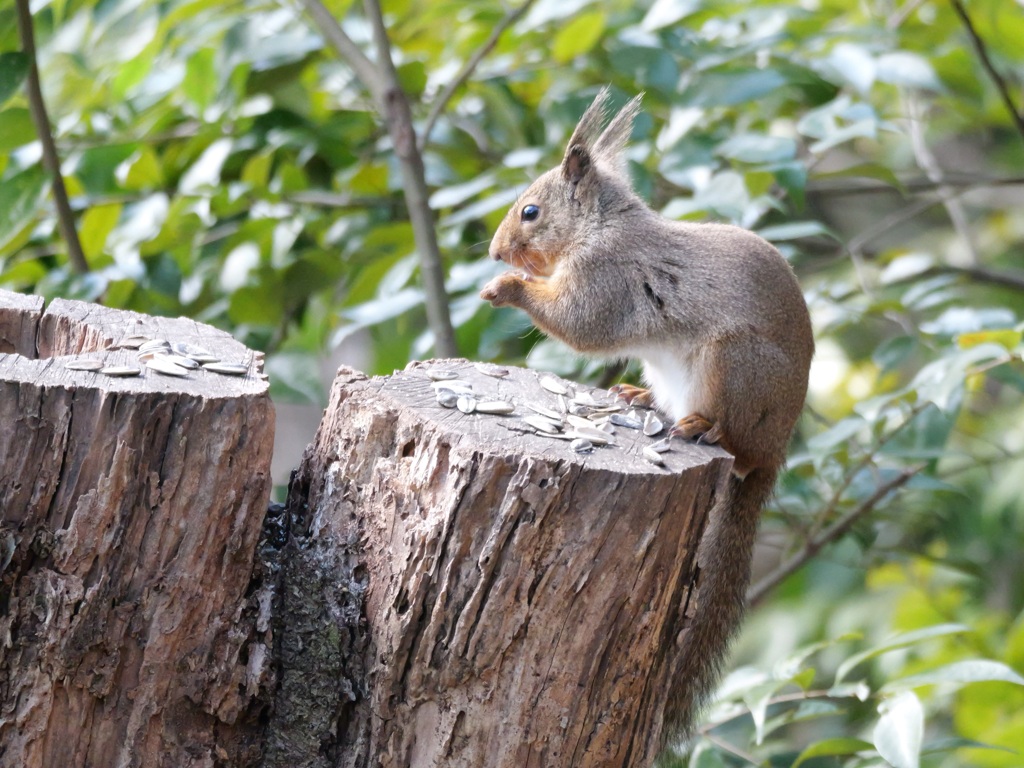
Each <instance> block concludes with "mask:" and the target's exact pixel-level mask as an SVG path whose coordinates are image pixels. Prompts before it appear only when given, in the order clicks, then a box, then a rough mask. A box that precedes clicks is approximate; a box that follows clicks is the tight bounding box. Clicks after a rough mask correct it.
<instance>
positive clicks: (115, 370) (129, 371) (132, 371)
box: [100, 365, 142, 377]
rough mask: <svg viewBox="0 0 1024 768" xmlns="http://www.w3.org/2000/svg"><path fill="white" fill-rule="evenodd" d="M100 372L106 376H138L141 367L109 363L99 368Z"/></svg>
mask: <svg viewBox="0 0 1024 768" xmlns="http://www.w3.org/2000/svg"><path fill="white" fill-rule="evenodd" d="M100 373H103V374H106V375H107V376H119V377H124V376H138V375H139V374H140V373H142V369H141V368H137V367H135V366H134V365H111V366H109V367H107V368H101V369H100Z"/></svg>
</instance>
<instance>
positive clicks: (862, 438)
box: [0, 0, 1024, 766]
mask: <svg viewBox="0 0 1024 768" xmlns="http://www.w3.org/2000/svg"><path fill="white" fill-rule="evenodd" d="M314 2H315V0H304V2H303V3H301V4H298V3H289V2H281V3H277V2H267V3H260V2H253V3H242V2H235V3H219V4H209V3H204V2H197V1H196V0H168V1H167V2H161V3H156V2H152V1H151V0H50V1H49V2H40V3H37V4H35V6H33V10H34V11H35V15H34V18H33V19H32V21H33V25H34V33H35V40H36V47H37V51H36V54H35V56H36V58H37V60H38V65H39V73H40V80H41V84H42V89H41V95H42V101H44V102H45V106H46V108H47V111H48V117H49V124H50V130H51V132H52V136H53V138H54V140H55V142H54V150H55V152H56V154H57V156H58V157H59V159H60V161H61V163H60V167H61V171H62V178H63V182H64V184H65V186H66V188H67V190H68V193H69V198H70V209H71V214H72V216H73V219H74V222H73V223H74V225H75V228H76V230H77V233H78V235H79V237H80V240H81V250H82V253H83V256H84V259H85V262H86V264H85V266H86V267H87V270H84V271H76V269H75V266H76V264H75V260H74V259H75V257H74V256H73V255H69V254H73V253H74V251H73V250H69V246H68V240H67V239H65V238H64V237H62V236H61V228H60V226H58V221H59V220H60V215H59V203H55V201H54V198H53V197H52V196H51V194H49V193H48V190H49V189H50V188H51V182H52V180H53V176H52V173H49V174H48V173H47V171H46V169H45V168H44V167H43V165H42V164H41V160H42V158H43V155H44V151H43V146H45V141H44V143H43V144H41V143H40V141H39V138H40V135H41V134H40V132H39V131H40V130H41V129H43V126H42V124H41V123H40V121H39V120H38V119H36V121H35V122H33V114H34V113H35V110H36V109H37V105H34V104H33V103H32V101H31V96H32V89H31V87H30V86H29V87H26V84H27V79H28V76H29V73H30V71H31V69H32V67H31V58H32V57H31V56H30V55H29V49H28V48H26V47H25V45H24V35H22V36H20V37H19V33H18V24H17V23H16V8H15V6H13V5H5V6H3V7H2V8H0V285H2V286H4V287H7V288H13V289H16V290H22V291H34V292H39V293H43V294H46V295H51V296H53V295H62V296H71V297H77V298H85V299H89V300H93V301H100V302H102V303H104V304H107V305H109V306H113V307H125V308H131V309H137V310H140V311H144V312H150V313H157V314H167V315H179V314H184V315H189V316H192V317H196V318H197V319H200V320H203V321H205V322H211V323H214V324H216V325H219V326H221V327H224V328H226V329H229V330H231V332H232V333H234V334H235V335H236V336H237V337H238V338H239V339H240V340H242V341H243V342H245V343H246V344H247V345H250V346H254V347H257V348H260V349H264V350H266V351H267V353H268V360H269V366H268V367H269V370H270V373H271V377H272V378H271V380H272V384H273V393H274V396H275V397H276V398H278V399H279V400H280V401H285V400H289V399H292V400H294V399H296V398H299V399H302V398H305V399H307V400H314V401H315V400H318V399H320V398H322V397H323V388H322V387H323V385H322V383H321V382H320V381H318V380H317V378H316V377H315V376H314V375H313V374H312V373H311V371H313V370H314V369H315V363H316V361H317V360H318V359H319V357H320V356H321V355H323V354H324V352H325V350H327V349H329V348H331V347H332V346H333V345H336V344H337V343H339V341H340V340H341V339H342V338H344V337H345V336H346V335H349V334H351V333H353V332H355V331H357V330H360V329H366V331H365V332H366V333H368V335H369V338H370V340H371V342H372V345H371V349H372V355H373V364H372V366H371V367H372V370H373V372H377V371H382V372H386V371H389V370H391V369H392V368H394V367H400V366H402V365H404V364H405V362H406V360H408V359H409V358H411V357H420V356H424V355H428V354H430V353H431V351H432V350H433V349H439V350H448V349H450V347H449V346H448V345H449V344H450V343H455V344H457V346H458V348H459V350H460V352H461V353H462V354H465V355H468V356H470V357H474V358H481V359H502V360H507V361H512V362H526V363H527V364H528V365H531V366H534V367H542V368H546V369H551V370H555V371H557V372H559V373H563V374H567V375H572V376H576V377H579V378H585V379H590V380H596V381H603V382H609V381H611V380H614V379H616V378H617V377H619V376H620V375H625V376H627V377H628V376H632V375H635V371H634V370H633V369H632V368H627V369H625V370H623V369H622V368H620V367H619V366H616V365H612V366H606V365H602V364H599V363H585V362H581V361H579V360H578V359H577V358H575V357H574V356H573V355H571V354H570V353H568V352H567V351H566V350H565V349H564V348H563V347H561V346H560V345H558V344H557V343H555V342H552V341H549V340H545V339H542V338H541V337H540V336H538V335H537V334H536V333H535V332H533V331H531V330H530V329H529V326H528V323H527V321H526V318H525V316H523V315H522V314H521V313H517V312H513V311H506V310H497V311H495V310H492V309H490V308H489V307H486V306H484V305H483V304H482V302H480V301H479V300H478V299H477V298H476V291H477V289H478V286H479V285H481V284H482V283H483V282H484V281H485V280H486V279H488V278H489V277H490V276H491V275H493V274H494V272H495V270H496V269H497V268H498V267H495V265H493V264H491V263H490V262H488V261H487V260H486V259H485V258H483V256H484V253H485V250H486V242H487V240H488V239H489V236H490V233H492V232H493V230H494V228H495V227H496V225H497V223H498V221H499V220H500V218H501V216H502V215H503V214H504V211H505V210H506V208H507V206H508V205H509V204H510V203H511V201H512V200H514V198H515V196H516V193H517V192H518V191H521V190H522V189H523V188H525V186H526V184H528V182H529V180H530V179H532V178H533V177H534V176H535V175H536V174H537V173H538V172H539V171H540V170H543V169H546V168H548V167H550V166H551V165H553V164H554V162H556V160H557V158H558V156H559V155H560V151H561V147H562V145H563V142H564V139H565V137H566V136H568V134H569V132H570V130H571V128H572V126H573V125H574V124H575V121H576V120H577V118H578V117H579V115H580V114H581V112H582V110H583V108H584V107H585V106H586V104H587V103H589V101H590V100H591V98H592V96H593V94H594V92H595V91H596V89H597V88H598V87H599V86H600V85H602V84H604V83H606V82H610V83H611V85H612V87H613V92H614V94H615V96H616V100H617V103H621V101H623V100H624V99H625V98H626V97H628V96H630V95H632V94H633V93H635V92H637V91H640V90H643V91H644V92H645V93H646V96H645V101H644V114H643V115H642V116H641V119H640V120H639V121H638V124H637V127H636V129H635V132H634V137H633V145H632V148H631V150H630V160H631V168H632V171H633V174H634V179H635V183H636V186H637V188H638V190H640V192H641V193H642V194H643V195H644V196H645V197H646V198H647V199H648V200H649V201H650V202H651V204H652V205H654V206H655V207H656V208H658V209H660V210H662V211H663V212H664V213H665V215H667V216H671V217H676V218H688V219H718V220H726V221H732V222H735V223H739V224H741V225H743V226H747V227H750V228H753V229H756V230H757V231H759V232H760V233H761V234H762V235H763V236H765V237H766V238H768V239H769V240H772V241H773V242H775V243H776V245H778V247H779V248H780V249H781V250H783V252H784V253H785V254H786V255H787V257H788V258H790V259H791V261H792V263H793V265H794V267H795V268H796V269H797V272H798V274H799V275H800V277H801V280H802V282H803V284H804V286H805V289H806V291H807V295H808V299H809V302H810V304H811V308H812V314H813V317H814V320H815V324H816V332H817V336H818V349H819V351H818V355H817V360H816V365H815V369H814V372H813V374H812V392H811V397H810V405H809V407H808V409H807V413H806V418H805V422H804V424H803V427H802V429H801V434H800V436H799V439H798V440H797V441H796V443H795V444H794V446H793V454H792V457H791V460H790V469H789V473H788V474H787V476H786V477H785V480H784V483H783V485H782V488H781V492H780V494H779V497H778V499H777V502H776V504H775V507H774V509H773V510H772V512H771V513H770V514H769V515H768V518H767V520H766V521H765V525H764V527H763V532H762V542H763V547H762V551H761V553H760V555H759V557H758V568H759V573H760V580H758V581H756V583H755V585H754V587H753V589H752V598H753V600H754V602H755V604H756V605H757V610H756V611H755V612H754V613H753V614H752V617H751V620H750V621H749V622H748V625H747V629H746V634H745V638H744V640H743V641H742V642H741V643H740V645H739V648H738V653H737V663H738V664H742V665H743V666H742V667H740V668H739V669H738V671H737V672H735V673H734V674H733V675H732V676H730V677H729V678H728V679H727V680H726V681H725V683H724V685H723V688H722V691H721V695H720V699H719V702H718V704H717V705H716V706H715V707H714V708H713V709H712V710H711V711H710V712H709V713H708V714H707V720H706V722H705V724H704V726H703V728H702V730H701V733H700V738H698V739H697V740H696V741H695V742H694V743H693V744H692V745H690V749H691V751H690V753H689V757H688V758H687V757H682V756H677V757H673V756H671V755H667V756H666V758H665V760H666V763H667V764H671V763H672V762H673V761H678V762H679V764H685V763H686V761H687V760H691V761H692V762H693V763H694V764H696V765H700V766H717V765H742V764H745V761H746V762H755V763H770V764H772V765H795V764H804V765H809V766H811V765H823V766H824V765H843V766H859V765H877V764H879V759H880V758H882V759H884V760H886V761H888V762H890V763H892V764H894V765H898V766H914V765H919V764H920V765H930V766H946V765H950V766H952V765H961V764H965V763H969V764H972V765H983V766H1012V765H1019V764H1020V761H1021V756H1020V752H1021V751H1022V750H1024V735H1022V734H1024V688H1022V687H1021V686H1020V683H1021V682H1024V681H1022V680H1021V678H1020V676H1019V674H1018V673H1020V672H1021V671H1024V612H1022V608H1024V587H1022V586H1021V585H1024V573H1022V566H1021V561H1020V558H1019V553H1020V551H1021V547H1022V545H1024V508H1022V503H1021V501H1020V499H1021V496H1022V491H1024V487H1022V485H1024V481H1022V480H1021V478H1022V477H1024V472H1022V469H1024V463H1022V460H1021V452H1022V450H1024V431H1022V429H1021V427H1020V426H1019V425H1020V423H1021V417H1022V415H1024V414H1022V406H1021V397H1020V392H1021V390H1022V389H1024V369H1022V364H1021V352H1022V342H1021V338H1022V332H1024V325H1022V322H1021V313H1022V310H1024V269H1022V268H1021V264H1022V263H1024V262H1022V261H1021V258H1020V253H1021V247H1022V241H1024V213H1022V210H1024V207H1022V206H1021V189H1022V185H1024V125H1022V119H1021V106H1020V105H1021V103H1022V102H1024V97H1022V93H1021V89H1022V82H1021V75H1020V73H1021V72H1022V71H1024V69H1022V64H1024V51H1022V49H1021V47H1020V44H1019V41H1020V40H1021V39H1024V14H1022V13H1021V11H1020V8H1019V6H1018V5H1017V4H1014V3H1007V2H1000V0H971V1H970V2H961V1H960V0H950V1H947V0H931V1H924V2H922V1H921V0H906V2H883V1H881V0H879V1H878V2H863V3H856V4H853V3H847V2H840V1H839V0H819V2H816V3H799V4H798V3H769V2H761V1H760V0H754V1H752V2H715V3H705V2H700V1H699V0H654V2H643V3H633V2H625V1H624V0H613V1H612V2H601V3H598V2H595V1H588V0H536V1H535V2H529V1H527V2H525V3H523V4H521V5H510V6H507V5H505V4H503V3H499V2H496V1H493V0H476V2H472V3H469V2H454V0H453V1H452V2H445V1H444V0H432V1H431V2H412V1H411V0H393V1H392V2H389V3H387V4H386V6H385V7H384V13H383V14H380V13H379V7H378V6H377V4H376V3H374V2H368V3H366V4H365V5H364V6H363V7H361V8H356V7H351V6H352V3H351V2H346V0H333V1H332V2H328V3H326V4H325V5H323V6H321V5H319V3H315V4H314ZM323 10H325V11H326V12H327V13H326V14H324V13H322V12H321V11H323ZM329 19H334V20H337V22H338V24H337V25H335V24H333V22H331V21H330V20H329ZM339 30H340V31H341V33H342V37H341V38H339V37H338V31H339ZM382 30H386V34H387V40H386V41H385V39H384V37H383V36H382V34H381V32H382ZM339 41H342V42H340V44H339ZM344 41H347V42H344ZM385 42H387V45H385ZM385 48H388V49H390V53H389V54H388V53H387V51H385ZM388 61H390V62H391V64H392V65H393V67H389V66H388V63H387V62H388ZM374 83H376V84H374ZM380 83H385V86H381V85H380ZM382 94H383V95H382ZM387 94H391V96H390V97H388V95H387ZM388 98H391V99H394V98H399V99H403V98H404V99H405V100H407V102H406V103H408V105H409V122H402V121H403V119H404V118H403V117H402V115H401V114H399V113H400V112H401V110H399V113H393V112H389V111H388V104H389V103H394V102H389V101H388ZM396 114H397V117H396ZM396 120H397V121H398V122H397V123H396ZM403 130H404V131H406V133H403V132H402V131H403ZM409 130H411V131H412V132H413V135H414V137H415V141H412V142H410V136H409V134H408V133H407V131H409ZM44 138H45V137H44ZM402 142H404V144H403V143H402ZM403 153H404V154H403ZM409 153H413V155H415V157H418V158H419V162H420V163H421V166H422V171H423V178H422V183H423V184H424V185H425V188H426V191H427V193H428V194H427V195H426V198H425V200H426V204H427V206H428V207H429V210H426V209H424V208H423V205H422V202H423V200H422V199H417V198H416V197H415V195H412V196H411V195H410V194H409V190H410V183H413V185H415V179H413V182H410V181H409V178H410V176H409V168H408V167H407V166H408V165H409V163H410V162H411V163H413V164H415V163H416V162H417V161H416V160H415V157H414V158H413V159H412V160H411V161H410V160H409V159H408V158H409V157H411V156H412V155H410V154H409ZM51 171H52V168H51ZM413 176H415V169H413ZM64 219H65V223H66V216H65V217H64ZM427 220H433V221H434V222H435V232H436V241H437V244H438V255H439V256H440V257H441V259H442V261H443V266H444V276H445V280H444V283H445V289H446V291H447V293H448V295H449V301H448V302H447V308H448V310H449V312H450V315H449V316H450V320H451V325H452V327H453V328H454V339H453V340H451V341H443V340H442V338H441V337H440V336H437V335H435V334H437V333H439V331H438V329H439V328H443V324H444V323H443V320H440V321H439V320H438V319H437V314H438V312H443V310H442V309H439V307H442V306H443V305H444V304H445V302H440V301H438V297H439V295H440V294H439V292H438V289H437V281H436V279H435V280H434V281H433V282H432V281H431V278H430V269H431V268H432V267H430V266H429V265H430V263H431V262H430V255H429V254H427V259H428V260H427V264H428V266H427V268H426V270H424V267H423V264H424V262H423V260H422V258H421V256H422V255H423V254H424V253H425V252H426V251H425V249H427V248H428V247H429V246H425V245H424V244H423V237H424V235H423V229H422V222H423V221H427ZM413 222H420V223H419V224H416V225H414V224H413ZM417 253H419V254H420V256H418V255H417ZM78 266H79V267H81V265H80V264H79V265H78ZM435 277H436V275H435ZM431 286H433V287H431ZM428 291H432V292H430V293H429V294H428ZM428 299H429V300H428ZM430 302H433V304H432V305H431V306H433V307H434V309H433V310H431V312H432V313H433V314H432V316H431V317H430V320H431V323H430V324H429V327H430V328H431V329H432V330H425V329H426V328H427V327H428V323H427V322H426V320H427V318H428V314H429V313H428V309H427V307H428V305H430ZM993 747H996V748H993Z"/></svg>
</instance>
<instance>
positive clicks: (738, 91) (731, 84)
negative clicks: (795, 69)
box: [684, 69, 786, 107]
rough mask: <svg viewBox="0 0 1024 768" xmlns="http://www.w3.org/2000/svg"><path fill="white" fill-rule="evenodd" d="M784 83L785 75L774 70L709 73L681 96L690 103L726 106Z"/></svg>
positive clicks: (758, 95)
mask: <svg viewBox="0 0 1024 768" xmlns="http://www.w3.org/2000/svg"><path fill="white" fill-rule="evenodd" d="M785 84H786V78H785V77H783V75H782V74H781V73H779V72H777V71H776V70H774V69H751V70H740V71H734V72H708V73H706V74H704V75H703V76H702V77H701V78H700V79H699V80H698V81H697V82H696V84H695V85H694V86H693V87H692V88H690V89H688V90H687V92H686V94H684V99H685V102H686V103H687V104H689V105H690V106H698V107H712V106H722V107H728V106H732V105H734V104H744V103H746V102H750V101H755V100H756V99H760V98H762V97H764V96H767V95H768V94H770V93H773V92H774V91H775V90H777V89H778V88H781V87H782V86H784V85H785Z"/></svg>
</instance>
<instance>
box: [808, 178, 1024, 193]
mask: <svg viewBox="0 0 1024 768" xmlns="http://www.w3.org/2000/svg"><path fill="white" fill-rule="evenodd" d="M1021 185H1024V176H1007V177H1004V178H992V177H986V176H946V177H944V178H943V179H942V181H941V182H938V183H937V182H934V181H931V180H930V179H907V180H905V181H901V182H900V186H899V187H896V186H894V185H892V184H886V183H882V182H874V181H863V182H861V181H857V180H855V179H850V180H849V181H844V182H842V183H836V182H832V183H829V181H828V180H819V181H815V180H813V179H812V180H811V181H810V182H808V184H807V191H808V192H813V193H815V194H819V195H835V196H837V197H838V196H842V197H846V196H847V195H874V194H878V193H879V192H900V191H903V190H905V191H907V192H931V191H933V190H935V189H937V188H938V187H951V188H958V189H959V188H966V189H969V190H974V189H985V188H987V187H1016V186H1021Z"/></svg>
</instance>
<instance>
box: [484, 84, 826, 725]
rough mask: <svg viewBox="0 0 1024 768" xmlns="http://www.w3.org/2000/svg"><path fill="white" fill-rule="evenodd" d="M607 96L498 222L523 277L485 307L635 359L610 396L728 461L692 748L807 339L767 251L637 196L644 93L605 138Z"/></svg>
mask: <svg viewBox="0 0 1024 768" xmlns="http://www.w3.org/2000/svg"><path fill="white" fill-rule="evenodd" d="M608 96H609V92H608V89H607V88H604V89H602V90H601V91H600V93H598V95H597V97H596V98H595V99H594V102H593V103H592V104H591V105H590V107H589V108H588V109H587V110H586V112H585V113H584V115H583V117H582V118H581V119H580V122H579V124H578V125H577V126H576V129H575V130H574V131H573V134H572V137H571V138H570V139H569V144H568V147H567V148H566V151H565V154H564V157H563V159H562V163H561V165H560V166H558V167H556V168H554V169H552V170H550V171H548V172H547V173H545V174H543V175H542V176H540V177H539V178H538V179H537V180H536V181H535V182H534V183H533V184H532V185H531V186H530V187H529V188H528V189H527V190H526V191H525V192H524V193H523V194H522V195H520V196H519V199H518V200H517V201H516V203H515V204H514V205H513V206H512V209H511V210H510V211H509V212H508V214H507V215H506V216H505V218H504V220H503V221H502V223H501V225H500V226H499V227H498V230H497V232H496V233H495V235H494V238H493V239H492V241H491V245H490V256H491V257H492V258H493V259H495V260H500V261H504V262H506V263H507V264H509V265H510V266H512V267H513V268H515V270H518V271H506V272H504V273H502V274H500V275H498V276H497V277H495V278H494V279H493V280H491V281H490V282H489V283H488V284H487V285H486V286H485V287H484V288H483V290H482V291H481V292H480V297H481V298H482V299H485V300H487V301H489V302H491V304H493V305H494V306H496V307H502V306H514V307H519V308H521V309H523V310H525V311H526V313H527V314H528V315H529V316H530V318H531V320H532V321H533V323H534V324H535V325H536V326H537V327H539V328H540V329H541V330H542V331H544V332H545V333H547V334H548V335H550V336H554V337H556V338H558V339H561V340H562V341H564V342H565V343H567V344H568V345H569V346H570V347H572V348H573V349H575V350H577V351H578V352H581V353H584V354H589V355H593V356H598V357H603V358H619V359H622V358H637V359H639V360H641V361H642V362H643V375H644V380H645V381H646V383H647V384H648V385H649V389H643V388H640V387H635V386H632V385H627V384H619V385H617V386H615V387H613V388H612V391H613V392H615V393H616V394H617V395H618V396H619V397H621V398H622V399H624V400H625V401H626V402H628V403H629V404H631V405H638V406H645V407H657V408H659V409H660V410H662V411H663V412H665V413H667V414H668V415H669V416H670V417H671V418H672V419H673V420H675V424H674V426H673V427H672V430H671V435H672V436H674V437H682V438H686V439H694V438H696V439H698V440H699V441H701V442H704V443H711V444H718V445H721V446H722V447H723V448H724V449H725V450H727V451H728V452H729V453H731V454H732V455H733V457H734V464H733V473H732V475H731V477H730V479H729V484H728V489H727V493H725V494H724V495H720V496H719V498H718V499H717V500H716V502H715V505H714V507H713V509H712V511H711V513H710V518H709V523H708V526H707V528H706V529H705V533H704V535H703V537H702V539H701V543H700V546H699V548H698V552H697V562H698V566H699V574H700V575H699V584H698V591H697V607H696V612H695V615H694V618H693V619H692V622H691V624H690V625H689V628H688V629H687V631H686V632H685V635H684V636H683V638H682V643H683V647H682V653H681V659H682V661H681V665H680V670H679V674H678V676H677V678H676V680H675V681H673V684H672V689H673V690H672V691H670V692H669V694H668V701H667V704H666V711H665V716H664V719H663V728H662V744H665V743H666V742H667V740H668V739H669V738H675V737H687V736H689V735H690V733H691V731H692V728H693V726H694V725H695V722H694V721H695V719H696V717H697V715H698V714H699V710H700V707H701V706H703V704H704V703H705V701H706V699H707V698H708V697H709V695H710V694H711V693H712V690H713V688H714V686H715V685H716V684H717V682H718V679H719V677H720V674H721V671H722V667H723V664H724V661H725V657H726V654H727V652H728V649H729V645H730V642H731V640H732V637H733V635H734V634H735V633H736V631H737V629H738V627H739V624H740V622H741V620H742V618H743V612H744V609H745V593H746V590H747V586H748V584H749V581H750V564H751V558H752V555H753V548H754V539H755V536H756V533H757V526H758V522H759V519H760V516H761V510H762V509H763V508H764V506H765V505H766V504H767V503H768V501H769V499H770V497H771V495H772V493H773V491H774V487H775V481H776V476H777V475H778V473H779V471H780V469H781V468H782V466H783V465H784V463H785V460H786V447H787V445H788V443H789V438H790V435H791V433H792V431H793V427H794V425H795V423H796V420H797V418H798V416H799V415H800V412H801V410H802V408H803V404H804V398H805V396H806V393H807V378H808V372H809V369H810V363H811V357H812V355H813V353H814V338H813V334H812V331H811V321H810V316H809V314H808V311H807V304H806V302H805V300H804V297H803V293H802V292H801V290H800V286H799V284H798V282H797V279H796V276H795V274H794V273H793V270H792V268H791V267H790V266H789V263H788V262H787V261H786V260H785V258H784V257H783V256H782V255H781V254H780V253H779V252H778V250H776V249H775V247H774V246H772V245H771V244H770V243H768V242H767V241H766V240H763V239H762V238H761V237H759V236H758V235H756V234H754V233H753V232H750V231H748V230H745V229H742V228H740V227H735V226H731V225H726V224H715V223H695V222H684V221H672V220H669V219H666V218H664V217H662V216H661V215H660V214H658V213H656V212H654V211H653V210H651V209H650V208H649V207H648V206H647V205H646V203H645V202H644V201H643V200H642V199H641V198H640V197H639V196H638V195H637V194H636V193H635V192H634V191H633V188H632V184H631V182H630V179H629V175H628V169H627V166H626V161H625V159H624V157H623V152H624V149H625V146H626V143H627V141H628V139H629V137H630V134H631V133H632V129H633V121H634V119H635V117H636V115H637V113H638V112H639V108H640V99H641V98H642V94H641V95H640V96H637V97H635V98H634V99H633V100H631V101H630V102H629V103H627V104H626V105H625V106H624V107H623V108H622V109H621V110H620V111H619V112H618V114H616V115H615V116H614V117H613V118H612V119H611V121H610V122H609V123H608V125H607V127H606V128H605V129H604V130H603V131H601V126H602V124H603V123H604V121H605V104H606V102H607V101H608Z"/></svg>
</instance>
